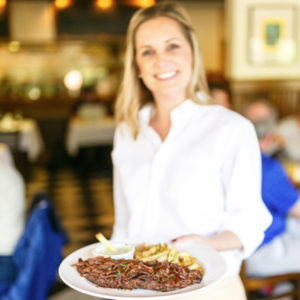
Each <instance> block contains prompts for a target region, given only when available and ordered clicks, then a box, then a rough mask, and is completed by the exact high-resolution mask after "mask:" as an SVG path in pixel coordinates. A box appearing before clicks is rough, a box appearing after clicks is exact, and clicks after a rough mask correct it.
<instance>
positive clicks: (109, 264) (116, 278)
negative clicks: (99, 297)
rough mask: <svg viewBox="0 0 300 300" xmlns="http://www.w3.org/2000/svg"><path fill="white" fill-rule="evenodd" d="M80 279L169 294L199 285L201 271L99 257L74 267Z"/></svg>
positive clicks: (175, 265) (81, 261)
mask: <svg viewBox="0 0 300 300" xmlns="http://www.w3.org/2000/svg"><path fill="white" fill-rule="evenodd" d="M74 266H75V267H76V269H77V271H78V272H79V273H80V275H81V276H83V277H84V278H86V279H87V280H89V281H91V282H93V283H94V284H96V285H97V286H99V287H105V288H119V289H129V290H132V289H148V290H156V291H162V292H168V291H172V290H176V289H181V288H185V287H187V286H190V285H193V284H196V283H200V282H201V281H202V278H203V273H202V271H201V270H191V269H189V268H188V267H186V266H182V265H178V264H173V263H170V262H167V261H165V262H159V261H148V262H144V261H141V260H139V259H118V260H114V259H112V258H111V257H102V256H98V257H95V258H89V259H87V260H82V259H79V260H78V262H77V263H76V264H74Z"/></svg>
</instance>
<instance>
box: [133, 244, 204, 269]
mask: <svg viewBox="0 0 300 300" xmlns="http://www.w3.org/2000/svg"><path fill="white" fill-rule="evenodd" d="M134 258H137V259H139V260H141V261H160V262H163V261H167V262H170V263H174V264H178V265H180V266H186V267H188V268H189V269H190V270H201V271H202V272H203V273H204V268H203V266H201V265H200V264H199V263H197V262H196V258H195V257H193V256H191V255H190V254H189V253H187V252H184V251H178V250H177V249H176V248H175V247H171V248H169V246H168V244H166V243H164V244H160V243H159V244H155V245H148V246H147V245H146V244H145V243H143V244H140V245H138V246H136V247H135V253H134Z"/></svg>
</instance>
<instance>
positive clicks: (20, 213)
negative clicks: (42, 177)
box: [0, 161, 25, 285]
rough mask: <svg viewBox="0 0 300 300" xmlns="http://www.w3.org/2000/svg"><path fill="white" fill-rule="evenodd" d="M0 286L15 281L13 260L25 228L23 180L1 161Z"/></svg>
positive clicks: (11, 167) (12, 168)
mask: <svg viewBox="0 0 300 300" xmlns="http://www.w3.org/2000/svg"><path fill="white" fill-rule="evenodd" d="M0 195H1V196H0V285H1V284H2V283H8V282H10V281H13V280H14V277H15V275H16V269H15V266H14V263H13V260H12V254H13V251H14V249H15V246H16V244H17V242H18V240H19V238H20V236H21V235H22V233H23V230H24V226H25V188H24V182H23V178H22V177H21V175H20V174H19V172H18V171H17V170H16V169H15V168H14V167H13V166H12V165H7V164H5V163H3V162H2V161H0Z"/></svg>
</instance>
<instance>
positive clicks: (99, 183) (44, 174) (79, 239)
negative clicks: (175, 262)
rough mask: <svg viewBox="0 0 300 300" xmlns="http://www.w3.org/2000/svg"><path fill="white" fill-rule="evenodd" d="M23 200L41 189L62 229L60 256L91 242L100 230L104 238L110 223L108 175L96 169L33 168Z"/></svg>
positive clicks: (109, 183)
mask: <svg viewBox="0 0 300 300" xmlns="http://www.w3.org/2000/svg"><path fill="white" fill-rule="evenodd" d="M26 186H27V203H28V205H29V203H30V201H31V199H32V197H33V195H34V194H35V193H37V192H45V193H46V194H47V195H48V196H49V197H50V200H51V201H52V202H53V205H54V207H55V209H56V212H57V214H58V216H59V217H60V219H61V222H62V225H63V227H64V228H65V230H66V232H67V234H68V237H69V243H68V244H67V245H66V246H65V248H64V255H65V256H66V255H68V254H69V253H71V252H73V251H74V250H76V249H78V248H81V247H83V246H85V245H88V244H90V243H93V242H95V241H96V240H95V237H94V236H95V233H97V232H99V231H101V232H102V233H103V234H104V235H105V236H107V237H108V238H109V237H110V236H111V232H112V224H113V203H112V180H111V176H105V177H104V176H101V172H100V171H83V172H82V171H80V170H78V169H74V168H71V167H64V168H50V169H49V168H46V167H34V168H33V169H32V170H31V176H30V179H29V180H28V182H27V184H26Z"/></svg>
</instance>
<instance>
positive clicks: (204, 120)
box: [112, 100, 271, 271]
mask: <svg viewBox="0 0 300 300" xmlns="http://www.w3.org/2000/svg"><path fill="white" fill-rule="evenodd" d="M151 109H152V108H151V106H150V105H148V106H146V107H144V108H143V109H142V110H141V111H140V113H139V121H140V132H139V135H138V137H137V139H136V140H134V139H133V137H132V135H131V133H130V130H129V128H128V127H127V126H126V125H125V124H121V125H120V126H119V127H118V128H117V131H116V135H115V142H114V150H113V154H112V156H113V164H114V202H115V225H114V231H113V237H112V238H113V239H114V240H118V239H119V240H121V239H122V240H124V239H127V240H128V239H129V240H132V241H140V242H158V241H169V240H170V239H172V238H175V237H178V236H180V235H185V234H192V233H196V234H200V235H204V236H209V235H213V234H216V233H218V232H221V231H224V230H230V231H232V232H234V233H235V234H236V235H237V236H238V237H239V238H240V240H241V241H242V243H243V251H229V252H230V253H229V260H230V264H231V265H234V267H233V268H235V269H236V271H238V266H239V263H240V261H241V259H242V258H244V257H246V256H248V255H249V254H251V253H252V252H253V251H254V250H255V248H256V247H257V246H258V245H259V244H260V242H261V241H262V239H263V236H264V230H265V229H266V228H267V226H268V225H269V223H270V221H271V217H270V215H269V213H268V211H267V209H266V207H265V206H264V204H263V202H262V199H261V157H260V150H259V147H258V142H257V138H256V135H255V131H254V129H253V126H252V124H251V123H250V122H249V121H247V120H246V119H244V118H243V117H242V116H240V115H238V114H237V113H234V112H232V111H229V110H227V109H224V108H223V107H221V106H218V105H198V104H196V103H194V102H193V101H191V100H186V101H184V102H183V103H182V104H181V105H180V106H179V107H177V108H175V109H174V110H173V111H172V113H171V122H172V125H171V129H170V131H169V134H168V136H167V138H166V139H165V140H164V141H162V140H161V139H160V137H159V135H158V134H157V133H156V132H155V131H154V130H153V129H152V128H151V127H150V126H149V120H150V115H151ZM227 254H228V253H227ZM227 254H225V256H226V255H227ZM227 256H228V255H227Z"/></svg>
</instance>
